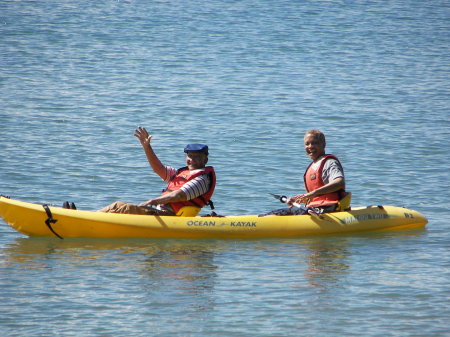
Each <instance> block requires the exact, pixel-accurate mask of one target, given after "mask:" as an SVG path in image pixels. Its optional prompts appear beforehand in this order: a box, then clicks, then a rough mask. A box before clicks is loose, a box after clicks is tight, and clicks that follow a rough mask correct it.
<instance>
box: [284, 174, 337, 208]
mask: <svg viewBox="0 0 450 337" xmlns="http://www.w3.org/2000/svg"><path fill="white" fill-rule="evenodd" d="M344 186H345V180H344V178H342V177H340V178H336V179H334V180H333V181H330V182H329V183H328V184H326V185H324V186H322V187H319V188H318V189H316V190H314V191H311V192H308V193H304V194H298V195H296V196H293V197H291V198H289V200H288V202H287V203H288V205H290V206H292V204H293V203H294V202H296V203H299V204H300V203H308V202H309V201H310V200H311V199H313V198H315V197H318V196H320V195H323V194H327V193H333V192H336V191H339V190H340V189H343V188H344Z"/></svg>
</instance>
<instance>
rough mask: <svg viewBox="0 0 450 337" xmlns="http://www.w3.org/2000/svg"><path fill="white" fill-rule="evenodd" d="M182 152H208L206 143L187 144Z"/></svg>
mask: <svg viewBox="0 0 450 337" xmlns="http://www.w3.org/2000/svg"><path fill="white" fill-rule="evenodd" d="M184 152H186V153H188V152H203V153H205V154H206V155H207V154H208V145H205V144H197V143H194V144H188V145H186V146H185V147H184Z"/></svg>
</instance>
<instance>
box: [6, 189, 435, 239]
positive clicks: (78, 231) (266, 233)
mask: <svg viewBox="0 0 450 337" xmlns="http://www.w3.org/2000/svg"><path fill="white" fill-rule="evenodd" d="M0 216H1V217H2V218H3V219H4V221H5V222H6V223H7V224H8V225H10V226H11V227H12V228H14V229H15V230H17V231H18V232H20V233H23V234H25V235H28V236H32V237H59V238H188V239H201V238H220V239H222V238H223V239H225V238H264V237H295V236H304V235H320V234H335V233H352V232H366V231H381V230H397V229H410V228H419V227H423V226H425V225H426V224H427V222H428V220H427V219H426V218H425V216H423V215H422V214H421V213H419V212H417V211H414V210H410V209H407V208H402V207H394V206H367V207H358V208H353V209H352V210H351V211H346V212H335V213H326V214H322V215H291V216H274V217H258V216H257V215H233V216H225V217H219V216H217V217H200V216H197V217H178V216H153V215H132V214H114V213H101V212H93V211H83V210H72V209H66V208H61V207H55V206H47V205H40V204H35V203H28V202H23V201H18V200H13V199H9V198H7V197H0Z"/></svg>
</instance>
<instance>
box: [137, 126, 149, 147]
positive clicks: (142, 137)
mask: <svg viewBox="0 0 450 337" xmlns="http://www.w3.org/2000/svg"><path fill="white" fill-rule="evenodd" d="M134 136H135V137H136V138H137V139H139V141H140V142H141V145H142V146H144V147H146V146H149V145H150V141H151V139H152V136H151V135H150V134H149V133H148V131H147V130H146V129H145V128H143V127H142V126H139V127H138V128H137V129H136V130H134Z"/></svg>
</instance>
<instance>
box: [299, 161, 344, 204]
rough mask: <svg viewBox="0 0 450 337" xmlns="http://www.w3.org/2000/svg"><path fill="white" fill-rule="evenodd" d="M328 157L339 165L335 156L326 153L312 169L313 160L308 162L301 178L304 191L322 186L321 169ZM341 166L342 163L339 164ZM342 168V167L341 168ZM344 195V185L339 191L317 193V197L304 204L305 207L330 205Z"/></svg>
mask: <svg viewBox="0 0 450 337" xmlns="http://www.w3.org/2000/svg"><path fill="white" fill-rule="evenodd" d="M328 159H335V160H337V161H338V163H339V165H341V162H340V161H339V159H337V157H335V156H333V155H332V154H327V155H325V156H324V158H323V159H322V161H321V162H320V164H319V166H318V167H317V168H316V169H313V162H312V163H311V164H309V166H308V168H307V169H306V171H305V174H304V176H303V179H304V181H305V187H306V191H307V192H310V191H314V190H316V189H318V188H319V187H322V186H324V185H325V183H324V182H323V180H322V171H323V167H324V166H325V162H326V161H327V160H328ZM341 167H342V165H341ZM342 170H344V169H342ZM344 195H345V187H344V188H343V189H341V190H339V191H336V192H332V193H327V194H323V195H319V196H318V197H315V198H313V199H312V200H311V201H310V202H309V203H308V204H307V205H306V206H307V207H325V206H331V205H336V204H337V203H338V202H339V200H341V199H342V198H343V197H344Z"/></svg>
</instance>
